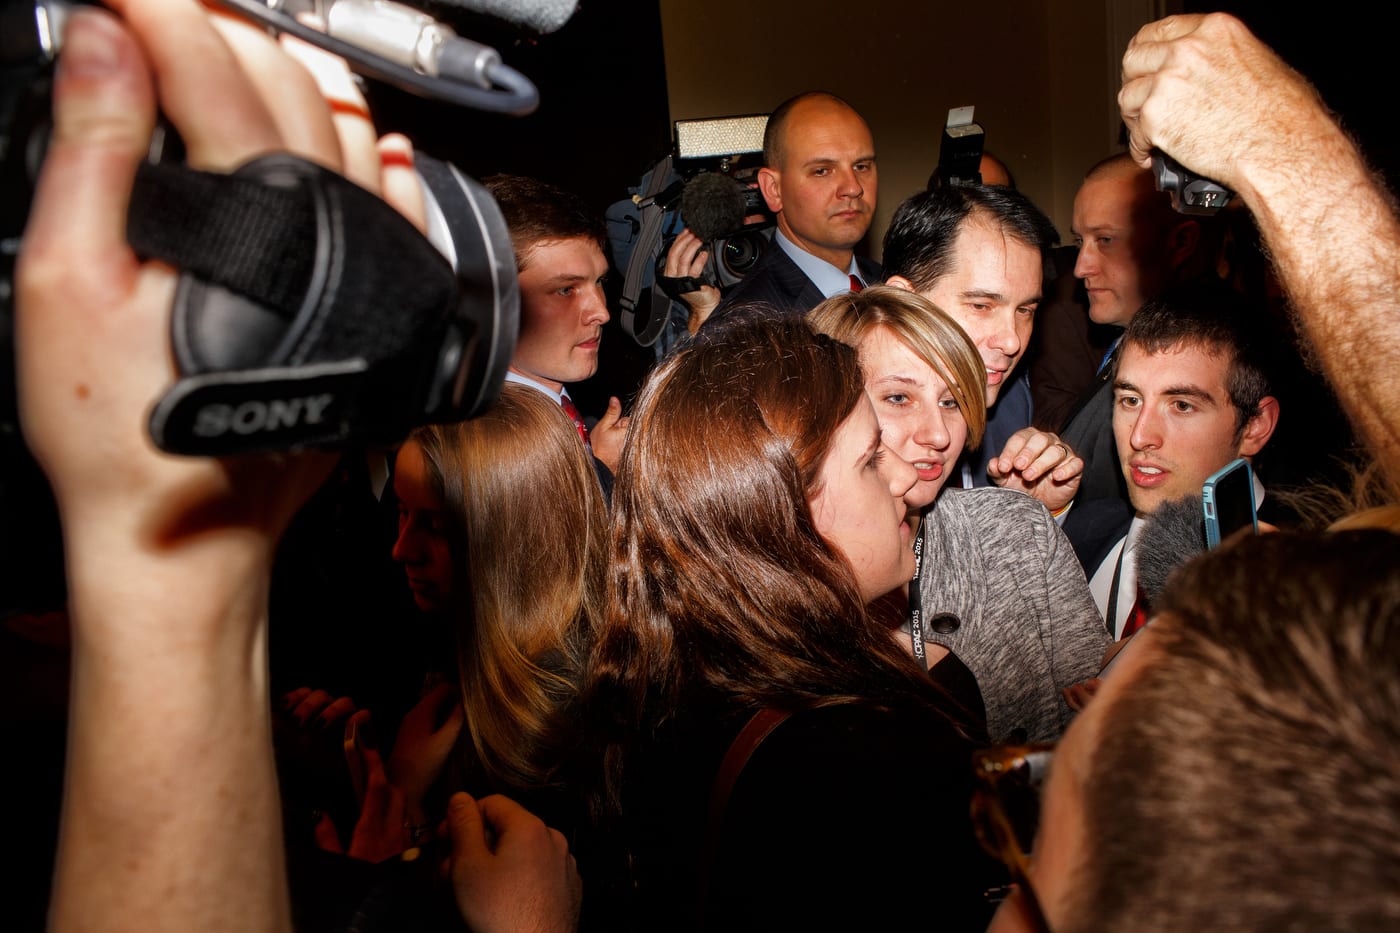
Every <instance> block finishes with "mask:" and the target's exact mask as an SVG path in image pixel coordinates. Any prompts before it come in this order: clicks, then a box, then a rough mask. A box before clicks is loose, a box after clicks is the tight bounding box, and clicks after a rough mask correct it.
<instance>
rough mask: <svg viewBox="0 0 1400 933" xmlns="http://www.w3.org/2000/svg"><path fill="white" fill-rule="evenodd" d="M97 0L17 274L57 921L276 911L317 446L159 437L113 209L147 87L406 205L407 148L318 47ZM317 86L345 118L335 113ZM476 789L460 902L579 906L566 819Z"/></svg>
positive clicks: (213, 142)
mask: <svg viewBox="0 0 1400 933" xmlns="http://www.w3.org/2000/svg"><path fill="white" fill-rule="evenodd" d="M112 6H113V7H114V8H115V9H116V11H117V12H118V13H119V14H120V16H121V17H122V19H121V20H119V19H118V18H116V17H114V16H112V15H110V14H108V13H105V12H102V11H98V10H88V9H80V10H77V11H76V12H74V13H73V15H72V17H71V19H70V21H69V25H68V29H67V33H66V36H65V48H64V51H63V54H62V56H61V58H60V63H59V67H58V71H57V75H56V79H55V89H54V132H53V141H52V145H51V147H50V149H49V153H48V157H47V161H46V163H45V166H44V170H43V173H42V175H41V178H40V180H39V185H38V189H37V193H36V196H35V201H34V207H33V212H32V214H31V217H30V222H29V226H28V229H27V231H26V235H25V239H24V243H23V248H22V250H21V255H20V260H19V264H18V268H17V272H16V286H17V288H16V296H17V301H16V368H17V378H18V388H19V398H20V417H21V423H22V425H23V428H24V432H25V435H26V438H27V440H28V443H29V445H30V447H31V449H32V450H33V452H34V454H35V456H36V458H37V459H38V461H39V462H40V464H41V465H42V466H43V468H44V470H45V472H46V473H47V475H48V478H49V480H50V482H51V484H52V486H53V489H54V493H55V496H56V498H57V501H58V503H59V508H60V512H61V515H62V518H63V524H64V539H65V549H66V561H67V569H68V580H69V589H70V613H71V619H72V626H73V683H72V694H71V696H72V700H71V719H70V732H69V757H68V761H67V775H66V782H65V788H64V814H63V821H62V828H61V833H60V840H59V854H58V862H57V868H56V878H55V885H54V901H53V905H52V910H51V913H50V924H51V928H52V929H54V930H60V931H61V930H67V929H72V928H82V929H113V930H119V929H133V930H138V929H139V930H143V931H145V930H166V929H168V930H181V931H184V930H190V929H216V928H225V927H230V926H237V927H238V928H242V929H256V930H289V929H290V928H291V918H290V908H289V904H288V895H287V885H286V879H285V873H284V866H283V854H282V838H281V832H280V825H281V824H280V819H279V809H278V802H277V785H276V777H275V774H274V771H273V760H272V746H271V736H270V727H269V722H270V712H269V698H268V688H267V680H266V678H267V674H266V671H267V658H266V639H267V631H266V609H267V592H268V575H269V567H270V564H271V559H272V553H273V550H274V548H275V546H276V544H277V540H278V537H279V536H280V534H281V533H282V531H283V530H284V528H285V527H286V525H287V523H288V521H289V520H290V519H291V517H292V515H293V513H294V512H295V511H296V509H297V508H298V507H299V506H300V505H301V503H302V502H303V501H304V500H305V498H306V497H307V496H308V495H309V494H310V492H311V491H312V489H313V488H314V487H315V486H316V484H317V483H318V482H319V481H320V480H321V478H322V477H323V475H324V474H325V471H326V469H327V467H328V465H329V459H328V458H327V457H326V456H325V455H319V454H302V455H295V456H291V455H280V456H258V457H252V456H248V457H241V458H236V459H229V460H225V461H217V460H208V459H189V458H178V457H171V456H167V455H165V454H161V453H158V452H157V451H156V449H155V448H154V446H153V445H152V443H151V441H150V439H149V437H148V436H147V433H146V428H145V420H146V415H147V412H148V410H149V408H150V405H151V403H152V401H153V400H154V399H155V398H156V397H157V396H158V394H159V393H160V392H161V391H162V390H163V389H164V387H165V386H166V385H167V384H168V383H169V382H170V380H171V379H172V378H173V376H174V369H173V366H172V360H171V356H170V348H169V315H170V307H171V302H172V297H173V294H174V288H175V283H176V276H175V274H174V272H173V271H172V270H171V269H170V268H169V267H168V266H166V265H164V264H162V263H159V262H142V261H141V260H140V259H139V258H138V257H137V256H136V255H135V254H133V252H132V251H131V249H130V248H129V247H128V245H127V243H126V240H125V224H126V213H127V206H128V201H129V199H130V195H131V189H132V178H133V174H134V171H135V168H136V166H137V165H138V163H139V162H140V161H141V159H142V158H143V155H144V153H145V152H146V150H147V148H148V141H149V139H150V137H151V133H152V131H153V129H154V126H155V116H156V105H157V89H159V104H160V107H161V110H162V111H163V112H164V114H165V115H166V116H167V117H168V118H169V119H170V121H171V122H172V123H173V124H174V125H175V127H176V128H177V129H178V131H179V133H180V135H181V136H182V138H183V139H184V141H185V144H186V147H187V151H188V156H189V162H190V164H191V165H193V166H195V167H197V168H201V169H205V170H210V171H229V170H231V169H233V168H235V167H237V166H239V165H241V164H243V163H244V162H246V161H248V160H249V159H251V158H253V157H255V156H257V155H260V154H263V153H267V152H272V151H278V150H286V151H291V152H293V153H296V154H299V155H301V156H303V157H305V158H308V159H312V160H314V161H317V162H319V163H321V164H323V165H327V166H330V167H332V168H334V169H336V170H337V171H342V172H344V173H346V175H347V176H348V177H350V178H351V179H352V180H354V181H356V182H357V183H359V184H361V185H362V186H365V187H368V188H370V189H371V190H376V191H379V190H382V191H385V192H386V193H389V194H390V195H391V197H392V199H393V200H394V202H395V203H396V205H403V206H406V207H409V212H410V215H411V214H412V208H411V206H410V204H411V200H412V199H411V197H410V198H409V199H407V200H405V199H404V198H403V192H405V191H407V192H409V193H411V192H412V191H413V190H414V188H413V185H412V184H411V182H410V180H409V179H408V178H406V177H405V175H404V174H403V172H404V170H403V169H402V168H400V167H397V166H395V167H391V168H387V169H386V168H382V167H381V164H380V161H381V160H380V156H379V152H378V151H377V150H376V149H375V146H374V133H373V129H372V127H370V126H369V124H368V122H367V120H366V119H364V115H365V111H364V105H363V101H362V100H359V99H358V96H357V95H355V96H352V95H354V88H353V84H352V83H351V82H350V81H349V80H348V75H347V74H346V73H345V72H344V70H343V68H340V67H338V66H336V65H335V64H334V63H333V62H331V61H328V60H327V59H326V58H325V57H324V56H321V55H319V54H318V53H314V52H312V51H311V50H309V49H307V48H305V47H304V46H295V45H293V44H287V45H284V46H283V48H282V49H279V47H278V46H277V45H276V44H274V43H273V42H272V41H270V40H269V39H268V38H267V37H266V35H265V34H264V33H262V32H261V31H260V30H258V29H255V28H253V27H250V26H248V25H246V24H244V23H241V22H236V21H232V20H230V19H228V18H225V17H220V16H214V17H210V16H208V15H206V13H205V12H204V11H203V10H202V9H201V8H200V7H199V5H197V4H196V3H194V2H191V0H114V2H113V3H112ZM123 20H124V22H123ZM284 49H285V51H284ZM288 53H290V55H289V54H288ZM291 56H295V57H296V58H297V59H301V60H303V61H311V60H314V61H315V62H316V70H317V74H318V76H322V77H323V78H324V79H325V80H334V78H333V77H332V76H334V75H339V76H340V82H339V86H338V87H334V88H328V87H322V88H318V86H317V83H316V81H315V80H313V78H312V77H311V74H310V73H309V72H308V71H307V70H306V69H304V68H303V67H302V66H301V65H300V64H298V62H297V61H294V60H293V57H291ZM325 90H330V93H331V94H332V95H333V96H334V98H335V99H336V100H337V102H339V103H340V104H341V105H342V106H340V107H339V108H338V109H339V110H340V111H341V112H342V113H344V115H343V116H332V113H331V109H330V107H329V106H328V103H327V100H326V99H325V97H323V96H322V95H323V91H325ZM400 150H401V145H400ZM400 154H402V153H401V152H400ZM388 161H401V160H388ZM469 804H470V801H469V798H467V799H460V800H458V801H457V803H456V805H455V806H454V810H453V815H454V820H453V823H454V825H453V832H454V837H455V838H454V841H455V842H456V849H457V854H456V855H455V856H454V865H453V874H454V882H455V887H456V890H457V893H458V901H459V905H460V906H462V907H463V909H464V913H465V915H466V916H467V918H468V921H469V922H470V923H472V924H473V926H474V927H476V928H477V929H501V930H505V929H534V930H545V929H550V930H557V929H567V928H569V927H570V926H571V925H572V923H573V920H574V917H576V915H577V909H578V902H579V890H578V879H577V875H576V873H574V870H573V865H572V861H573V860H572V857H571V856H569V855H568V853H567V850H566V848H565V847H563V845H562V840H561V839H559V838H557V834H553V833H551V831H549V830H547V829H546V828H545V827H544V826H543V824H542V823H540V822H539V821H538V820H536V819H534V818H533V817H531V816H530V815H529V814H527V813H525V812H524V811H521V810H519V809H518V808H512V806H511V805H510V804H509V802H508V801H501V800H500V799H499V798H496V799H493V800H490V801H483V802H482V804H481V805H480V806H475V805H471V806H469ZM478 816H480V817H481V819H477V817H478ZM483 820H485V821H486V823H489V824H490V828H491V830H493V831H494V833H495V840H494V849H491V848H487V846H486V845H485V839H486V838H487V831H486V828H485V825H484V824H483Z"/></svg>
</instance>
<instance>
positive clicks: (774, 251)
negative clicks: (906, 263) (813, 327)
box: [710, 244, 884, 320]
mask: <svg viewBox="0 0 1400 933" xmlns="http://www.w3.org/2000/svg"><path fill="white" fill-rule="evenodd" d="M856 267H857V268H858V269H860V274H861V277H862V278H863V279H865V281H866V283H867V284H874V283H876V282H879V281H880V280H881V278H883V276H884V273H883V272H882V270H881V269H880V266H879V265H878V264H877V263H874V262H871V261H870V260H869V259H860V258H857V259H856ZM824 300H826V296H825V295H823V294H822V293H821V290H820V289H818V288H817V286H816V285H815V284H814V283H813V282H812V280H811V279H809V278H807V275H806V273H804V272H803V271H802V270H801V269H799V268H797V263H795V262H793V261H792V260H791V259H789V258H788V254H787V253H785V252H783V250H782V248H781V247H779V246H777V245H776V244H771V245H770V246H769V247H768V249H767V250H766V251H765V252H764V254H763V255H762V256H761V257H759V260H758V262H757V263H756V264H755V265H754V267H753V271H751V272H750V273H749V274H748V275H746V276H744V278H743V279H742V280H741V281H740V282H739V284H738V285H735V286H734V287H733V288H732V289H731V290H730V291H729V294H727V295H725V296H724V298H723V299H721V301H720V303H719V307H717V308H716V309H715V311H714V313H713V314H711V315H710V320H714V319H715V318H717V317H719V316H721V315H723V314H725V313H727V312H728V311H730V310H731V309H733V308H736V307H739V306H742V305H752V304H763V305H767V306H769V307H771V308H776V309H777V310H779V311H782V312H784V313H787V314H806V313H807V312H808V311H811V310H812V309H813V308H815V307H816V306H817V305H819V304H821V303H822V302H823V301H824Z"/></svg>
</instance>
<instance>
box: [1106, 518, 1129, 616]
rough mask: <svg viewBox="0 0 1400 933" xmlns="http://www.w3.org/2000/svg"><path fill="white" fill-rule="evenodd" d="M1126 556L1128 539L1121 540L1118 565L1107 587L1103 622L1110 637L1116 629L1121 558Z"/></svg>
mask: <svg viewBox="0 0 1400 933" xmlns="http://www.w3.org/2000/svg"><path fill="white" fill-rule="evenodd" d="M1127 556H1128V538H1127V537H1126V536H1125V537H1124V538H1123V550H1121V551H1119V552H1118V563H1117V564H1116V565H1115V566H1114V568H1113V583H1112V584H1110V585H1109V587H1108V611H1107V612H1105V613H1104V621H1105V622H1106V623H1108V634H1109V635H1110V636H1112V635H1113V634H1114V633H1115V632H1116V631H1117V629H1118V579H1119V577H1121V576H1122V575H1123V558H1124V557H1127Z"/></svg>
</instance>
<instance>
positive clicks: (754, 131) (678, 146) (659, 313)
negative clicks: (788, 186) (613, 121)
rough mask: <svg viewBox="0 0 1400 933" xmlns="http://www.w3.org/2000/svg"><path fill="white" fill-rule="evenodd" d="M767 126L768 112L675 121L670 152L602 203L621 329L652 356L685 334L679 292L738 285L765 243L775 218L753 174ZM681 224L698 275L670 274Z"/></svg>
mask: <svg viewBox="0 0 1400 933" xmlns="http://www.w3.org/2000/svg"><path fill="white" fill-rule="evenodd" d="M767 125H768V116H767V114H746V115H740V116H730V117H710V118H704V119H698V120H678V121H676V122H675V123H674V145H673V149H672V151H671V152H670V153H668V154H667V155H666V156H665V157H664V158H662V159H661V161H659V162H657V163H656V164H655V165H654V166H652V168H651V169H650V170H649V171H648V172H647V173H646V174H644V175H643V176H642V179H641V182H640V184H639V185H638V186H637V187H636V188H634V189H632V197H630V198H627V199H624V200H621V201H617V202H615V203H614V204H613V205H612V206H611V207H609V208H608V212H607V217H608V234H609V246H610V249H611V252H612V258H613V262H614V264H615V265H616V266H617V268H619V269H622V270H624V281H623V289H622V296H621V299H620V305H621V308H622V316H621V323H622V328H623V330H624V331H626V332H627V334H628V335H629V336H631V337H632V338H633V339H634V340H636V341H637V343H639V344H641V345H642V346H644V347H645V346H652V347H655V349H656V354H657V358H658V359H659V358H661V357H663V356H665V355H666V354H667V353H668V352H670V350H671V348H672V347H673V346H674V345H675V344H676V343H677V342H678V341H679V340H681V339H682V338H683V337H684V336H685V335H686V334H687V332H688V331H687V328H686V322H687V320H688V318H689V313H690V312H689V309H688V308H687V307H686V306H685V304H684V303H683V302H682V300H681V297H680V296H681V295H682V294H684V293H686V292H690V291H695V290H697V289H699V288H701V287H703V286H713V287H715V288H718V289H720V290H722V291H723V290H726V289H728V288H730V287H732V286H734V285H736V284H737V283H738V282H739V281H740V280H742V279H743V278H744V276H746V275H748V274H749V272H751V271H752V270H753V268H754V266H755V265H756V264H757V262H758V260H759V258H760V257H761V256H762V255H763V254H764V252H766V251H767V249H768V248H769V245H770V244H771V242H772V239H773V230H774V224H775V222H776V219H775V217H774V215H773V213H772V212H771V211H770V210H769V209H768V205H767V203H766V202H765V201H764V199H763V195H762V194H761V193H760V192H759V189H758V180H757V178H758V170H759V169H760V168H761V167H762V165H763V131H764V128H765V127H766V126H767ZM687 227H688V228H690V231H691V232H692V233H694V234H695V235H696V236H697V237H699V238H700V239H701V240H703V241H705V243H706V248H707V249H708V250H709V253H710V258H709V260H708V261H707V262H706V264H705V269H704V271H703V272H702V273H701V275H700V276H698V277H694V278H692V277H677V278H673V277H669V276H667V275H666V274H665V263H666V252H667V250H669V249H670V247H671V244H672V243H673V242H675V238H676V237H677V236H678V235H679V234H680V232H681V231H682V230H683V229H685V228H687Z"/></svg>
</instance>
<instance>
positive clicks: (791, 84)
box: [660, 0, 1167, 256]
mask: <svg viewBox="0 0 1400 933" xmlns="http://www.w3.org/2000/svg"><path fill="white" fill-rule="evenodd" d="M660 3H661V25H662V31H663V34H664V41H665V47H666V80H667V85H668V90H669V95H670V105H671V118H672V119H673V120H681V119H693V118H698V117H713V116H728V115H732V114H743V113H766V112H768V111H770V110H772V109H773V107H774V106H775V105H777V104H778V103H779V102H780V101H782V100H783V99H784V98H786V97H790V96H791V95H793V94H795V93H798V92H800V91H804V90H809V89H814V88H821V89H824V90H828V91H831V92H832V93H835V94H838V95H840V96H841V97H844V98H845V99H846V100H848V101H850V102H851V104H852V105H853V106H855V108H856V109H857V110H859V111H860V113H861V114H862V115H863V116H864V117H865V119H866V120H867V121H868V122H869V123H870V127H871V130H872V132H873V133H874V136H875V146H876V151H877V153H878V155H879V159H880V201H879V210H878V212H877V214H876V218H875V226H874V227H873V228H872V237H871V244H870V248H871V251H872V252H873V253H875V254H876V255H877V256H878V253H879V240H880V237H881V236H882V235H883V232H884V229H885V227H886V225H887V224H888V222H889V217H890V215H891V214H892V213H893V212H894V209H895V207H897V206H898V204H899V202H900V201H901V200H903V199H904V198H905V197H906V196H908V195H909V194H912V193H913V192H915V191H917V190H919V189H921V188H922V187H923V186H924V184H925V182H926V181H927V180H928V176H929V173H930V172H931V171H932V170H933V168H934V166H935V165H936V164H937V162H938V145H939V139H940V137H941V132H942V126H943V123H944V121H945V120H946V118H947V114H948V109H949V108H950V107H961V106H966V105H969V104H971V105H974V106H976V108H977V111H976V119H977V122H978V123H980V124H981V125H982V127H983V129H984V130H985V131H986V134H987V136H986V144H987V148H989V149H991V150H992V151H994V152H995V153H997V154H998V155H999V156H1001V157H1002V158H1003V159H1005V160H1006V162H1007V163H1008V164H1009V165H1010V166H1011V170H1012V172H1014V173H1015V175H1016V182H1017V185H1018V186H1019V187H1020V188H1021V190H1022V191H1024V192H1026V194H1028V195H1029V196H1030V197H1031V198H1032V199H1033V200H1034V201H1035V202H1036V203H1037V204H1039V205H1040V206H1041V207H1042V208H1043V209H1044V210H1045V211H1046V213H1048V214H1049V215H1050V216H1051V218H1052V219H1053V220H1054V221H1055V223H1056V226H1058V227H1059V230H1060V235H1061V237H1062V238H1063V240H1064V242H1069V232H1070V230H1069V228H1070V212H1071V207H1072V202H1073V199H1074V192H1075V190H1076V188H1077V187H1078V185H1079V179H1080V178H1081V177H1082V175H1083V171H1084V169H1085V168H1087V167H1088V166H1089V165H1090V164H1091V163H1093V162H1094V161H1095V160H1097V159H1099V158H1101V157H1102V156H1105V155H1107V154H1109V153H1110V152H1113V151H1115V147H1114V135H1115V130H1116V126H1117V121H1118V115H1117V108H1116V104H1115V103H1114V95H1115V94H1116V92H1117V86H1116V85H1117V78H1116V75H1117V58H1118V57H1120V56H1121V55H1122V49H1123V46H1125V45H1126V42H1127V38H1128V37H1130V36H1131V35H1132V33H1133V32H1134V31H1136V29H1137V27H1138V26H1139V25H1141V24H1142V23H1145V22H1147V21H1148V20H1150V19H1153V18H1155V17H1156V15H1160V13H1159V12H1157V11H1159V10H1160V9H1161V8H1162V7H1163V6H1164V5H1167V0H1004V2H1000V3H937V2H923V3H919V2H913V0H865V2H863V3H861V2H856V3H851V2H845V3H834V2H830V0H749V2H736V0H660ZM1119 37H1121V38H1119ZM1115 46H1116V50H1114V51H1112V53H1111V52H1110V50H1111V49H1112V48H1114V47H1115ZM1110 59H1111V60H1110Z"/></svg>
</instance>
